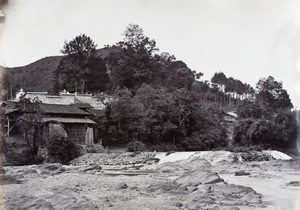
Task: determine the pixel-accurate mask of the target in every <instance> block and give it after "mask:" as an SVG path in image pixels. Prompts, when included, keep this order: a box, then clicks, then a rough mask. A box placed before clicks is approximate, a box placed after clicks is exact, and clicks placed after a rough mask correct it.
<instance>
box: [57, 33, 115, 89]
mask: <svg viewBox="0 0 300 210" xmlns="http://www.w3.org/2000/svg"><path fill="white" fill-rule="evenodd" d="M61 52H62V53H63V54H65V55H66V56H65V57H64V58H63V59H62V60H61V61H60V64H59V66H58V68H57V69H56V71H55V73H54V80H55V81H54V82H55V92H58V91H59V90H62V89H67V90H69V91H76V90H78V91H81V92H84V91H91V92H101V91H105V90H106V89H107V85H108V83H109V77H108V74H107V69H106V66H105V63H104V62H103V60H102V58H101V57H99V56H97V54H96V44H95V43H94V41H93V40H92V39H91V38H90V37H88V36H86V35H85V34H81V35H79V36H77V37H75V38H74V39H73V40H71V41H70V42H65V44H64V46H63V49H62V50H61Z"/></svg>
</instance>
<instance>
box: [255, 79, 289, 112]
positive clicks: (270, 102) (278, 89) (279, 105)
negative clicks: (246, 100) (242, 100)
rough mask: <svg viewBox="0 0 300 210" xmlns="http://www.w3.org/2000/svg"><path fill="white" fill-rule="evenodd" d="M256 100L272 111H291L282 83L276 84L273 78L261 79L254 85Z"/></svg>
mask: <svg viewBox="0 0 300 210" xmlns="http://www.w3.org/2000/svg"><path fill="white" fill-rule="evenodd" d="M256 88H257V91H258V93H257V100H258V101H260V102H262V103H263V104H264V105H267V106H269V107H270V108H274V109H291V108H292V107H293V104H292V103H291V100H290V97H289V95H288V93H287V91H286V90H285V89H283V88H282V82H278V81H276V80H275V79H274V77H272V76H269V77H268V78H261V79H260V80H259V81H258V83H257V84H256Z"/></svg>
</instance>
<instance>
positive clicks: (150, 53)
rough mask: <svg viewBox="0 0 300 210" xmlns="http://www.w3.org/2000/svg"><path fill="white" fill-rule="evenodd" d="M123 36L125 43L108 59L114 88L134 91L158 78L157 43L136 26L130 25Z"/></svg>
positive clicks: (120, 43)
mask: <svg viewBox="0 0 300 210" xmlns="http://www.w3.org/2000/svg"><path fill="white" fill-rule="evenodd" d="M123 35H124V39H123V42H119V43H118V44H117V45H118V46H119V47H120V50H119V51H115V52H112V53H111V54H110V55H109V56H108V57H107V58H106V61H107V64H108V68H109V75H110V78H111V80H112V83H113V86H114V87H118V86H121V87H127V88H130V89H132V88H138V87H140V86H141V85H142V84H143V83H148V84H149V83H150V82H152V81H153V80H155V78H156V77H158V69H159V67H158V66H159V65H160V64H159V63H158V62H157V60H156V59H155V56H154V52H156V51H157V50H158V49H157V48H156V42H155V41H154V40H152V39H150V38H148V37H146V36H145V35H144V33H143V30H142V29H141V28H140V27H139V26H138V25H136V24H129V26H128V27H127V28H126V30H125V32H124V33H123Z"/></svg>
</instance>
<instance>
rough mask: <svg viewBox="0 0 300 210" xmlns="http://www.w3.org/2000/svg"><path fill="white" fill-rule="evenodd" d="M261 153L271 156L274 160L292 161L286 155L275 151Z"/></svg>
mask: <svg viewBox="0 0 300 210" xmlns="http://www.w3.org/2000/svg"><path fill="white" fill-rule="evenodd" d="M263 152H264V153H267V154H269V155H271V156H272V157H273V158H274V159H276V160H290V159H292V158H291V157H290V156H288V155H287V154H284V153H282V152H279V151H276V150H263Z"/></svg>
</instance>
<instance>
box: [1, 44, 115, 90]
mask: <svg viewBox="0 0 300 210" xmlns="http://www.w3.org/2000/svg"><path fill="white" fill-rule="evenodd" d="M113 50H115V49H113ZM113 50H112V49H110V48H103V49H98V50H97V55H98V56H100V57H102V58H105V57H106V56H107V55H108V54H109V53H110V52H111V51H113ZM63 57H64V56H49V57H45V58H42V59H40V60H37V61H35V62H33V63H31V64H28V65H26V66H20V67H3V69H4V78H3V85H4V87H3V88H4V89H6V90H7V91H8V92H10V88H11V89H12V93H13V95H15V93H16V92H17V91H18V90H19V89H20V88H21V87H22V88H23V89H24V90H25V91H48V92H52V90H53V87H54V80H53V73H54V72H55V70H56V69H57V67H58V66H59V63H60V61H61V60H62V58H63Z"/></svg>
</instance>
